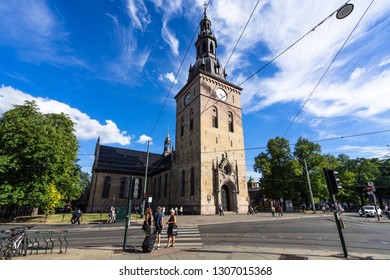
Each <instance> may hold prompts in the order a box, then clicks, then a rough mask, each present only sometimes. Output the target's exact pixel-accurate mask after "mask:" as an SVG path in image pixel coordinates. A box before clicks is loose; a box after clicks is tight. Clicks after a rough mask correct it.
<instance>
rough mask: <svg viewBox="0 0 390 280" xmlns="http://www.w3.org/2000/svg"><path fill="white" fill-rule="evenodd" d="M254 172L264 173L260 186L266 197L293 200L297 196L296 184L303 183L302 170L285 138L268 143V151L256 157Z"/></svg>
mask: <svg viewBox="0 0 390 280" xmlns="http://www.w3.org/2000/svg"><path fill="white" fill-rule="evenodd" d="M254 170H255V171H256V172H259V173H262V177H261V179H260V184H261V186H262V188H263V194H264V196H265V197H268V198H272V199H279V198H283V199H292V198H293V197H295V196H296V195H297V193H296V184H297V183H301V182H299V181H300V180H301V177H300V176H301V173H302V170H301V167H300V165H299V162H298V161H297V160H296V159H294V158H293V157H292V155H291V148H290V144H289V142H288V140H286V139H285V138H280V137H276V138H274V139H270V140H269V141H268V143H267V151H266V152H265V153H260V154H259V155H258V156H257V157H255V164H254ZM297 181H298V182H297Z"/></svg>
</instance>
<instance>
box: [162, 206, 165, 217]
mask: <svg viewBox="0 0 390 280" xmlns="http://www.w3.org/2000/svg"><path fill="white" fill-rule="evenodd" d="M162 214H163V216H165V207H163V209H162Z"/></svg>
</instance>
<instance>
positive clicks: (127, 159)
mask: <svg viewBox="0 0 390 280" xmlns="http://www.w3.org/2000/svg"><path fill="white" fill-rule="evenodd" d="M146 158H147V153H146V152H141V151H135V150H130V149H123V148H116V147H110V146H104V145H100V146H99V154H98V156H97V159H96V162H95V171H106V172H117V173H126V174H134V175H141V174H142V175H145V167H146ZM148 164H149V167H148V174H149V175H154V174H156V173H159V172H162V171H165V170H167V169H169V168H170V167H171V155H168V156H165V157H164V156H163V155H162V154H154V153H149V163H148Z"/></svg>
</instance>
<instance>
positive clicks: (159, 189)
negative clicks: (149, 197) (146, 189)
mask: <svg viewBox="0 0 390 280" xmlns="http://www.w3.org/2000/svg"><path fill="white" fill-rule="evenodd" d="M161 180H162V179H161V176H160V177H159V178H158V198H161V189H162V181H161Z"/></svg>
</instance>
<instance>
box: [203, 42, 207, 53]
mask: <svg viewBox="0 0 390 280" xmlns="http://www.w3.org/2000/svg"><path fill="white" fill-rule="evenodd" d="M206 52H207V46H206V42H203V53H206Z"/></svg>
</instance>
